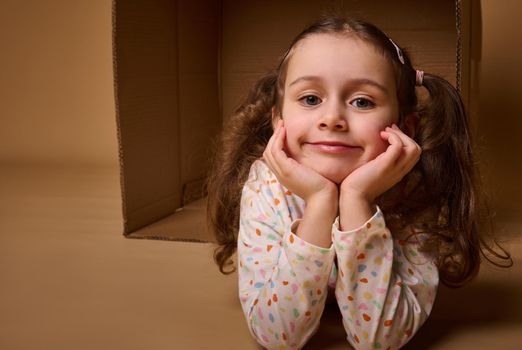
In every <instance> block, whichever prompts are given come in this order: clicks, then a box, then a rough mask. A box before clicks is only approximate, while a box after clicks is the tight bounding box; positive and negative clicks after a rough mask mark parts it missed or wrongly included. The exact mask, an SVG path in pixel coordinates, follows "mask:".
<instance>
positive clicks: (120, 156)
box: [111, 0, 212, 243]
mask: <svg viewBox="0 0 522 350" xmlns="http://www.w3.org/2000/svg"><path fill="white" fill-rule="evenodd" d="M116 7H117V0H112V7H111V11H112V66H113V87H114V102H115V117H116V132H117V138H118V161H119V172H120V191H121V205H122V206H121V208H122V215H123V235H124V237H125V238H134V239H152V240H161V241H176V242H197V243H212V242H211V241H210V240H201V239H192V238H174V237H172V236H167V235H161V234H159V235H147V236H140V235H138V234H135V233H136V231H134V232H129V227H128V219H127V215H126V212H127V208H126V203H127V198H126V195H125V172H124V169H125V157H124V152H123V144H122V135H121V123H120V108H119V103H120V101H119V98H118V96H119V94H118V58H117V45H116V43H117V30H116V28H117V26H116V25H117V23H116V17H117V16H116ZM172 215H174V214H172ZM138 231H139V230H138Z"/></svg>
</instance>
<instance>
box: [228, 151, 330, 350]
mask: <svg viewBox="0 0 522 350" xmlns="http://www.w3.org/2000/svg"><path fill="white" fill-rule="evenodd" d="M303 208H304V203H303V202H302V200H301V199H300V198H299V197H297V196H295V195H292V194H291V193H290V192H289V191H287V190H286V189H285V188H284V187H283V186H282V185H281V184H280V183H279V182H278V181H276V179H275V176H274V175H273V174H272V173H271V172H269V170H268V168H267V167H266V165H264V164H263V163H261V162H260V161H256V162H255V163H254V164H253V166H252V168H251V172H250V174H249V179H248V180H247V182H246V184H245V186H244V188H243V193H242V197H241V209H240V228H239V234H238V246H237V248H238V249H237V251H238V264H239V269H238V274H239V297H240V301H241V306H242V309H243V312H244V314H245V318H246V320H247V324H248V327H249V330H250V332H251V334H252V335H253V336H254V338H255V339H256V340H257V341H258V342H259V343H260V344H261V345H263V346H264V347H265V348H267V349H299V348H301V347H302V346H304V344H305V343H306V342H307V341H308V339H309V338H310V337H311V336H312V335H313V334H314V333H315V332H316V331H317V328H318V326H319V321H320V318H321V315H322V312H323V310H324V305H325V301H326V296H327V285H328V280H329V277H330V272H331V270H332V266H333V261H334V257H335V250H334V248H333V245H332V246H331V247H330V248H329V249H325V248H320V247H317V246H314V245H311V244H309V243H307V242H305V241H304V240H302V239H300V238H299V237H298V236H296V235H295V234H294V233H293V232H292V228H294V229H295V227H296V225H298V224H299V221H300V217H301V216H302V210H303Z"/></svg>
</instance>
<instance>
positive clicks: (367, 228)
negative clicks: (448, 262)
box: [238, 160, 438, 350]
mask: <svg viewBox="0 0 522 350" xmlns="http://www.w3.org/2000/svg"><path fill="white" fill-rule="evenodd" d="M304 207H305V203H304V201H303V200H302V199H301V198H299V197H298V196H296V195H294V194H292V193H291V192H290V191H288V190H287V189H285V188H284V187H283V186H282V185H281V184H280V183H279V182H278V181H277V179H276V178H275V176H274V175H273V174H272V172H271V171H270V170H269V169H268V167H267V166H266V164H265V163H264V162H263V161H262V160H257V161H255V162H254V163H253V165H252V168H251V170H250V174H249V178H248V180H247V182H246V183H245V186H244V188H243V193H242V197H241V213H240V229H239V236H238V263H239V269H238V275H239V297H240V301H241V305H242V308H243V312H244V314H245V317H246V319H247V322H248V327H249V330H250V332H251V333H252V335H253V336H254V337H255V338H256V339H257V341H258V342H259V343H260V344H261V345H263V346H264V347H265V348H267V349H300V348H301V347H303V346H304V345H305V344H306V342H307V341H308V340H309V339H310V337H312V336H313V334H315V332H316V331H317V328H318V326H319V321H320V318H321V315H322V312H323V310H324V306H325V301H326V297H327V293H328V286H331V287H335V297H336V299H337V303H338V304H339V308H340V310H341V313H342V315H343V326H344V328H345V329H346V333H347V340H348V342H349V343H350V344H351V345H352V346H353V347H354V348H355V349H368V348H370V349H383V350H384V349H398V348H400V347H401V346H403V345H404V344H405V343H406V342H407V341H408V340H409V339H410V338H411V337H412V336H413V334H414V333H415V332H416V331H417V330H418V329H419V328H420V326H421V325H422V324H423V323H424V321H425V320H426V318H427V316H428V315H429V313H430V311H431V308H432V305H433V302H434V300H435V295H436V290H437V285H438V272H437V269H436V267H435V265H434V264H433V263H432V262H431V261H430V260H429V259H425V260H424V261H423V263H422V264H413V263H412V262H410V260H411V259H409V258H410V257H411V256H415V257H419V256H422V253H421V252H419V251H418V250H417V249H416V246H415V245H413V244H410V243H408V244H407V245H406V244H405V243H404V242H403V241H399V240H395V239H393V237H392V236H391V234H390V232H389V230H388V229H387V228H386V225H385V222H384V218H383V215H382V212H381V211H380V209H379V208H378V210H377V213H376V214H375V215H374V216H373V217H372V218H370V219H369V220H368V221H367V222H366V223H365V224H364V225H363V226H362V227H361V228H359V229H357V230H353V231H349V232H342V231H340V230H339V218H337V219H336V221H335V222H334V223H333V225H332V240H333V243H332V246H331V247H330V248H328V249H325V248H320V247H317V246H314V245H312V244H310V243H308V242H306V241H304V240H302V239H301V238H299V237H298V236H296V235H295V234H294V233H293V232H295V228H296V227H297V225H298V224H299V222H300V218H301V217H302V215H303V212H304ZM406 246H407V251H408V258H406V257H405V256H404V254H403V253H402V252H403V251H405V249H406ZM336 257H337V265H338V267H337V269H336V268H335V264H334V260H335V258H336Z"/></svg>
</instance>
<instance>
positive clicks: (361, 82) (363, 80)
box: [288, 75, 389, 95]
mask: <svg viewBox="0 0 522 350" xmlns="http://www.w3.org/2000/svg"><path fill="white" fill-rule="evenodd" d="M321 80H322V78H321V77H318V76H315V75H305V76H303V77H299V78H297V79H296V80H294V81H293V82H291V83H290V84H289V85H288V87H290V86H292V85H295V84H297V83H299V82H301V81H321ZM348 82H349V83H350V85H370V86H373V87H376V88H377V89H379V90H381V91H382V92H383V93H385V94H386V95H389V92H388V89H386V88H385V87H384V86H383V85H381V84H379V83H378V82H376V81H375V80H371V79H366V78H358V79H350V80H348Z"/></svg>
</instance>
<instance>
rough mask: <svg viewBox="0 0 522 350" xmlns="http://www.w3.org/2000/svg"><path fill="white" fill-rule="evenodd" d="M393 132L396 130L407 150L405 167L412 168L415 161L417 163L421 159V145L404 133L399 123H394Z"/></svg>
mask: <svg viewBox="0 0 522 350" xmlns="http://www.w3.org/2000/svg"><path fill="white" fill-rule="evenodd" d="M391 132H394V133H395V134H396V135H397V136H398V137H399V138H400V139H401V141H402V143H403V145H404V152H405V157H404V158H403V163H404V165H405V167H407V168H410V169H411V168H412V167H413V165H415V163H417V162H418V161H419V159H420V155H421V153H422V149H421V147H420V146H419V145H418V144H417V143H416V142H415V141H414V140H413V139H412V138H410V137H409V136H408V135H406V134H405V133H403V132H402V130H400V129H399V128H398V127H397V125H395V124H393V125H392V128H391Z"/></svg>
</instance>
